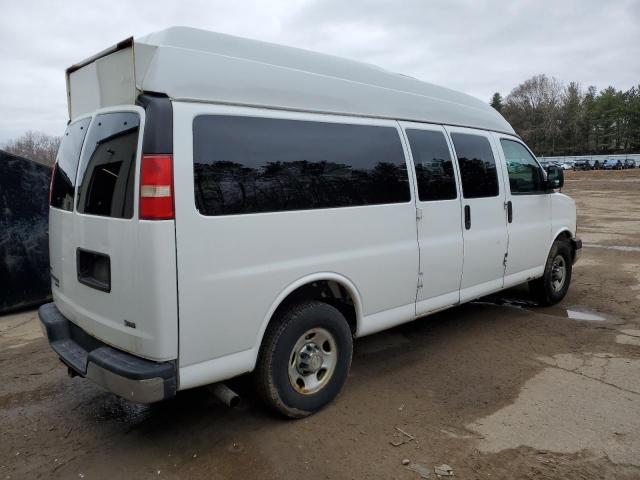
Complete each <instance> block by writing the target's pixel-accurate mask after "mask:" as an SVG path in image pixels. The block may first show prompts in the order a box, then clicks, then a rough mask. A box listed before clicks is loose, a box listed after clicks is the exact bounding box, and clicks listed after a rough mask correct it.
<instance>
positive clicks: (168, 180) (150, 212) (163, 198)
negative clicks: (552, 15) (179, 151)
mask: <svg viewBox="0 0 640 480" xmlns="http://www.w3.org/2000/svg"><path fill="white" fill-rule="evenodd" d="M174 217H175V214H174V209H173V157H172V156H171V155H143V156H142V165H141V166H140V218H141V219H144V220H168V219H172V218H174Z"/></svg>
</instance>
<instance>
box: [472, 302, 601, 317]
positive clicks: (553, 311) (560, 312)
mask: <svg viewBox="0 0 640 480" xmlns="http://www.w3.org/2000/svg"><path fill="white" fill-rule="evenodd" d="M472 303H474V304H476V305H497V306H501V307H511V308H518V309H521V310H527V311H530V312H532V313H538V314H542V315H551V316H554V317H562V318H569V319H571V320H579V321H585V322H603V321H605V320H607V317H605V316H603V315H602V314H600V313H598V312H594V311H590V310H587V309H583V308H574V309H568V308H564V307H559V306H552V307H540V306H538V305H537V304H536V303H535V302H532V301H530V300H521V299H513V298H492V297H490V298H485V299H482V300H478V301H475V302H472Z"/></svg>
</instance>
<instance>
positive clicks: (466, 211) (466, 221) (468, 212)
mask: <svg viewBox="0 0 640 480" xmlns="http://www.w3.org/2000/svg"><path fill="white" fill-rule="evenodd" d="M464 228H466V229H467V230H469V229H470V228H471V207H470V206H469V205H465V206H464Z"/></svg>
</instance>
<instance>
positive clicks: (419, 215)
mask: <svg viewBox="0 0 640 480" xmlns="http://www.w3.org/2000/svg"><path fill="white" fill-rule="evenodd" d="M416 220H422V209H421V208H416Z"/></svg>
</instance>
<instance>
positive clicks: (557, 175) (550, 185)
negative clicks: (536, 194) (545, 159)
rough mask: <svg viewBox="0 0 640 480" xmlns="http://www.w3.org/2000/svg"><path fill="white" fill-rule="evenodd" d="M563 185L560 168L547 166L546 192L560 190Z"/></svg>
mask: <svg viewBox="0 0 640 480" xmlns="http://www.w3.org/2000/svg"><path fill="white" fill-rule="evenodd" d="M563 185H564V170H563V169H562V168H561V167H557V166H555V165H549V166H548V167H547V182H546V190H555V189H557V188H562V186H563Z"/></svg>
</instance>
